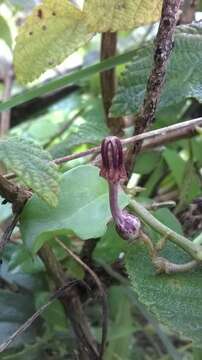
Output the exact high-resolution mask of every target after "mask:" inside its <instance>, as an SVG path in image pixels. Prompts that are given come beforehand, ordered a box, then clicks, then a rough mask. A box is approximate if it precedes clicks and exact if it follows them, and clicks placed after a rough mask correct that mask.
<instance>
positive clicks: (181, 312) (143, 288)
mask: <svg viewBox="0 0 202 360" xmlns="http://www.w3.org/2000/svg"><path fill="white" fill-rule="evenodd" d="M161 256H164V257H166V258H167V259H169V260H170V261H173V262H175V263H179V264H180V263H185V262H187V261H189V260H190V257H189V256H188V255H187V254H185V252H184V251H182V250H180V249H179V248H178V247H176V246H175V245H173V244H171V243H169V242H167V245H166V248H165V250H163V251H162V253H161ZM126 267H127V271H128V273H129V276H130V279H131V283H132V286H133V288H134V290H135V292H136V293H137V294H138V296H139V300H140V301H141V302H142V303H143V304H144V305H146V307H147V308H148V310H149V311H151V312H152V313H153V314H154V315H155V316H156V317H157V319H158V320H159V321H160V322H161V323H163V324H164V325H166V326H167V327H168V328H169V329H171V330H174V331H176V332H178V333H179V334H181V335H182V336H184V337H188V338H190V339H191V340H193V341H194V343H195V344H196V345H198V346H199V347H201V341H202V332H201V322H202V315H201V314H202V303H201V296H202V286H201V284H202V272H201V269H200V268H199V269H198V270H195V271H190V272H187V273H181V274H180V273H178V274H172V275H166V274H161V275H157V274H156V273H155V270H154V266H153V265H152V263H151V259H150V257H149V255H148V251H147V249H146V247H145V246H144V245H143V244H137V245H135V246H133V247H131V248H130V252H128V254H127V257H126Z"/></svg>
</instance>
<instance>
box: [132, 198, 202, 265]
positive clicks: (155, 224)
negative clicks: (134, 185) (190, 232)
mask: <svg viewBox="0 0 202 360" xmlns="http://www.w3.org/2000/svg"><path fill="white" fill-rule="evenodd" d="M130 207H131V209H132V210H133V211H134V212H135V214H136V215H137V216H139V217H140V218H141V219H142V220H143V221H144V222H145V223H146V224H148V225H149V226H150V227H151V228H153V229H154V230H156V231H157V232H158V233H160V234H162V235H163V236H165V237H166V239H168V240H170V241H172V242H173V243H175V244H176V245H178V246H179V247H181V248H182V249H184V250H185V251H186V252H187V253H188V254H189V255H191V257H192V258H193V259H195V260H197V261H202V246H200V245H198V244H195V243H193V242H192V241H190V240H189V239H187V238H186V237H184V236H182V235H180V234H177V233H176V232H175V231H173V230H171V229H170V228H168V227H167V226H166V225H164V224H162V223H161V222H160V221H158V220H157V219H156V218H155V217H154V216H153V215H152V214H150V212H149V211H148V210H146V209H145V208H144V207H143V206H142V205H141V204H139V203H138V202H137V201H136V200H131V201H130Z"/></svg>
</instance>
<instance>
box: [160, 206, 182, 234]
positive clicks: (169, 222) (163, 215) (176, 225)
mask: <svg viewBox="0 0 202 360" xmlns="http://www.w3.org/2000/svg"><path fill="white" fill-rule="evenodd" d="M153 215H154V216H155V217H156V218H157V219H158V220H159V221H160V222H161V223H163V224H164V225H166V226H167V227H169V228H170V229H172V230H173V231H175V232H176V233H178V234H180V235H182V234H183V230H182V226H181V224H180V222H179V221H178V219H177V218H176V216H175V215H174V214H173V213H172V212H171V211H170V210H169V209H167V208H162V209H158V210H156V211H154V214H153Z"/></svg>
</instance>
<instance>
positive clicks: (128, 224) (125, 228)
mask: <svg viewBox="0 0 202 360" xmlns="http://www.w3.org/2000/svg"><path fill="white" fill-rule="evenodd" d="M115 222H116V229H117V232H118V233H119V235H120V236H121V237H122V238H123V239H125V240H129V241H132V240H134V239H136V238H138V236H139V233H140V227H141V223H140V220H139V219H138V218H137V217H136V216H134V215H131V214H129V213H127V212H126V211H121V215H120V216H119V218H118V219H116V221H115Z"/></svg>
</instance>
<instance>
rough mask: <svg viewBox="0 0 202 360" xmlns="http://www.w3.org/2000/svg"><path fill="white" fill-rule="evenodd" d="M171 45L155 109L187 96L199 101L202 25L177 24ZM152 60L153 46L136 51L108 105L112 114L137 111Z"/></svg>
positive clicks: (178, 101) (201, 92)
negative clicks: (169, 57)
mask: <svg viewBox="0 0 202 360" xmlns="http://www.w3.org/2000/svg"><path fill="white" fill-rule="evenodd" d="M174 44H175V46H174V49H173V53H172V55H171V59H170V62H169V66H168V71H167V76H166V82H165V85H164V89H163V92H162V96H161V101H160V104H159V106H158V110H162V109H163V108H165V107H167V106H170V105H172V106H173V105H174V104H177V103H180V102H181V101H183V100H185V99H186V98H195V99H197V100H198V101H200V102H202V91H201V82H202V75H201V72H200V63H201V58H202V55H201V54H202V25H201V24H200V23H195V24H192V25H187V26H181V27H179V28H178V30H177V31H176V35H175V42H174ZM152 63H153V46H152V44H149V45H147V46H146V47H144V48H141V49H139V50H138V51H137V55H136V56H135V57H134V60H133V62H132V64H131V65H130V66H129V67H128V68H127V69H126V71H125V73H124V75H123V78H122V80H121V82H120V85H119V88H118V91H117V94H116V96H115V98H114V100H113V105H112V108H111V112H112V113H113V115H114V116H120V115H126V114H132V113H135V112H136V111H138V109H139V107H140V105H141V104H142V102H143V98H144V93H145V88H146V82H147V79H148V76H149V73H150V71H151V68H152Z"/></svg>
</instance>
